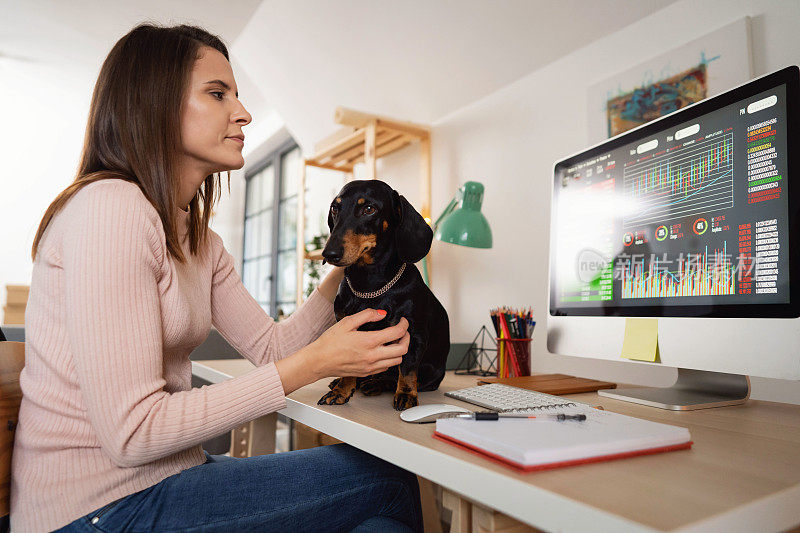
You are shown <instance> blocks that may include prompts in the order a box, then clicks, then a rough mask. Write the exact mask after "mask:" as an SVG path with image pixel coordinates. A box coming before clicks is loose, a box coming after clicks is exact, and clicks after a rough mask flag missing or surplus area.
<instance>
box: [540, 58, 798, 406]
mask: <svg viewBox="0 0 800 533" xmlns="http://www.w3.org/2000/svg"><path fill="white" fill-rule="evenodd" d="M798 77H799V76H798V67H797V66H790V67H787V68H784V69H782V70H779V71H777V72H774V73H771V74H768V75H765V76H762V77H760V78H757V79H755V80H752V81H750V82H748V83H745V84H743V85H741V86H739V87H736V88H734V89H731V90H729V91H727V92H725V93H722V94H719V95H717V96H714V97H713V98H708V99H705V100H702V101H700V102H697V103H694V104H692V105H690V106H687V107H685V108H683V109H681V110H679V111H676V112H673V113H671V114H669V115H667V116H664V117H662V118H659V119H657V120H654V121H652V122H650V123H648V124H644V125H642V126H639V127H637V128H635V129H632V130H630V131H628V132H625V133H622V134H620V135H617V136H616V137H613V138H611V139H609V140H607V141H604V142H602V143H600V144H597V145H595V146H592V147H591V148H588V149H586V150H583V151H581V152H580V153H578V154H575V155H571V156H569V157H566V158H564V159H561V160H560V161H557V162H556V163H555V164H554V167H553V182H552V185H553V187H552V212H551V232H550V299H549V310H548V311H549V313H548V324H547V326H548V327H547V343H548V349H549V351H550V352H551V353H556V354H565V355H574V356H584V357H593V358H600V359H608V360H614V361H621V360H626V359H623V358H622V357H621V355H622V349H623V339H624V337H625V329H626V321H628V319H629V318H630V317H653V318H655V319H657V320H658V327H657V329H658V353H659V356H660V364H661V365H664V366H670V367H676V368H678V380H677V382H676V383H675V385H673V386H672V387H666V388H630V389H613V390H607V391H603V392H601V394H602V395H603V396H610V397H615V398H619V399H624V400H628V401H633V402H637V403H642V404H645V405H652V406H656V407H662V408H667V409H679V410H683V409H698V408H705V407H715V406H720V405H730V404H735V403H742V402H744V401H745V400H746V399H747V398H748V397H749V394H750V381H749V378H748V376H761V377H769V378H780V379H789V380H797V379H800V353H799V352H800V320H798V317H800V275H799V274H800V255H799V254H800V242H798V241H800V227H798V221H800V218H798V209H800V199H799V198H798V197H799V196H800V185H797V184H793V183H792V184H790V183H789V181H790V180H791V179H792V178H791V176H792V175H793V174H792V173H793V172H794V175H795V176H796V177H795V178H794V179H797V176H800V174H798V170H797V169H798V168H799V167H798V165H800V142H799V139H800V117H799V116H798V109H799V108H800V92H799V89H798V85H799V82H798ZM663 97H664V98H665V99H668V98H669V97H670V95H668V94H664V95H663ZM631 363H632V364H633V363H634V362H631ZM637 364H654V363H648V362H641V363H637ZM655 364H659V363H655Z"/></svg>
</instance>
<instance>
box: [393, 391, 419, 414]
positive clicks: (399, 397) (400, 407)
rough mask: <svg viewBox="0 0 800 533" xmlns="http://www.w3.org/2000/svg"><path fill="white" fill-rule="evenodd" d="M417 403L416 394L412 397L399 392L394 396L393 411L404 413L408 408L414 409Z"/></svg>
mask: <svg viewBox="0 0 800 533" xmlns="http://www.w3.org/2000/svg"><path fill="white" fill-rule="evenodd" d="M418 403H419V402H418V401H417V395H416V394H413V395H412V394H408V393H407V392H399V393H397V394H395V395H394V409H395V411H405V410H406V409H408V408H409V407H416V406H417V404H418Z"/></svg>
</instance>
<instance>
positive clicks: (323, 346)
mask: <svg viewBox="0 0 800 533" xmlns="http://www.w3.org/2000/svg"><path fill="white" fill-rule="evenodd" d="M385 316H386V311H376V310H375V309H364V310H363V311H361V312H359V313H356V314H354V315H350V316H347V317H345V318H343V319H342V320H340V321H339V322H337V323H336V324H334V325H333V326H331V327H330V328H328V330H327V331H326V332H325V333H323V334H322V335H320V337H319V338H318V339H317V340H316V341H314V342H313V343H311V344H310V345H309V346H308V347H307V348H309V351H310V352H312V353H313V354H314V356H313V358H312V361H311V362H310V364H312V365H313V368H315V369H316V372H317V373H318V375H319V377H320V378H324V377H340V376H359V377H363V376H369V375H370V374H376V373H378V372H383V371H384V370H386V369H387V368H389V367H392V366H395V365H399V364H400V363H401V362H402V361H403V355H405V353H406V352H407V351H408V343H409V340H410V337H409V334H408V320H406V319H405V318H401V319H400V322H398V323H397V324H396V325H394V326H390V327H388V328H385V329H381V330H377V331H358V328H359V327H360V326H361V325H363V324H366V323H367V322H376V321H378V320H382V319H383V318H384V317H385ZM387 343H391V344H388V345H387Z"/></svg>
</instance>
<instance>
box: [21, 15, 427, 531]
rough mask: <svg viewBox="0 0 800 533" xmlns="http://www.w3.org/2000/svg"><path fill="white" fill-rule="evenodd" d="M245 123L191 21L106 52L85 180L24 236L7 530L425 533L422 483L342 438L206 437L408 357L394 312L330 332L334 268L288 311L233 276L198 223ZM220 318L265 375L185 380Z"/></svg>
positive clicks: (222, 61) (226, 73) (215, 58)
mask: <svg viewBox="0 0 800 533" xmlns="http://www.w3.org/2000/svg"><path fill="white" fill-rule="evenodd" d="M250 120H251V117H250V115H249V114H248V113H247V111H246V110H245V109H244V107H243V106H242V104H241V102H239V99H238V93H237V90H236V83H235V81H234V77H233V72H232V71H231V66H230V63H229V62H228V52H227V49H226V48H225V46H224V45H223V43H222V42H221V41H220V40H219V39H218V38H217V37H215V36H213V35H210V34H209V33H207V32H205V31H203V30H202V29H200V28H196V27H190V26H177V27H170V28H162V27H157V26H153V25H141V26H138V27H136V28H134V29H133V30H132V31H131V32H130V33H128V34H127V35H125V36H124V37H123V38H122V39H120V40H119V42H117V43H116V45H115V46H114V47H113V49H112V50H111V52H110V53H109V55H108V57H107V58H106V60H105V62H104V63H103V66H102V68H101V70H100V75H99V77H98V80H97V84H96V86H95V89H94V94H93V96H92V102H91V107H90V114H89V121H88V125H87V128H86V138H85V142H84V150H83V154H82V158H81V162H80V166H79V170H78V173H77V178H76V180H75V182H74V183H72V184H71V185H70V186H69V187H67V188H66V189H65V190H64V191H63V192H62V193H61V194H60V195H59V196H58V197H57V198H56V199H55V201H54V202H53V203H52V204H51V205H50V207H49V208H48V210H47V212H46V213H45V215H44V218H43V219H42V222H41V224H40V226H39V231H38V233H37V234H36V237H35V240H34V243H33V250H32V253H33V258H34V268H33V279H32V282H31V291H30V300H29V303H28V308H27V315H26V319H27V328H26V337H27V338H26V340H27V342H26V354H25V368H24V370H23V371H22V374H21V376H20V385H21V387H22V391H23V399H22V405H21V408H20V416H19V426H18V429H17V433H16V441H15V446H14V453H13V466H12V491H11V528H12V531H20V532H21V531H25V532H36V531H50V530H53V529H57V528H62V530H63V531H97V530H101V531H182V530H191V531H212V530H219V531H240V530H248V531H249V530H257V531H273V530H274V531H289V530H291V531H348V530H353V529H358V530H375V531H393V530H394V531H411V530H413V531H421V529H422V526H421V512H420V503H419V492H418V487H417V481H416V477H415V476H413V475H411V474H410V473H408V472H406V471H404V470H402V469H400V468H397V467H394V466H393V465H391V464H389V463H386V462H384V461H382V460H380V459H377V458H375V457H372V456H370V455H368V454H366V453H363V452H361V451H359V450H357V449H355V448H352V447H350V446H348V445H344V444H341V445H336V446H326V447H321V448H314V449H310V450H303V451H297V452H290V453H284V454H275V455H269V456H259V457H252V458H247V459H232V458H228V457H224V456H211V455H208V454H207V453H205V452H204V451H203V449H202V447H201V445H200V443H201V442H203V441H205V440H208V439H209V438H211V437H213V436H216V435H220V434H222V433H225V432H227V431H230V430H231V429H233V428H234V427H236V426H239V425H241V424H243V423H245V422H247V421H249V420H253V419H254V418H257V417H259V416H263V415H265V414H267V413H271V412H274V411H277V410H278V409H281V408H283V407H284V406H285V405H286V399H285V397H284V396H285V395H286V394H288V393H290V392H292V391H294V390H296V389H297V388H299V387H302V386H303V385H306V384H308V383H311V382H313V381H315V380H317V379H320V378H323V377H326V376H347V375H357V376H364V375H368V374H371V373H374V372H378V371H382V370H384V369H386V368H389V367H390V366H393V365H396V364H398V363H400V361H401V359H402V355H403V354H404V353H405V352H406V351H407V349H408V341H409V336H408V334H407V332H406V329H407V327H408V322H407V321H406V320H405V319H403V320H402V321H401V322H400V323H399V324H397V325H395V326H392V327H388V328H386V329H383V330H380V331H373V332H361V331H358V327H359V326H360V325H362V324H364V323H366V322H370V321H376V320H380V318H381V317H382V316H383V314H385V311H384V312H383V313H382V312H381V311H380V310H372V309H368V310H366V311H363V312H361V313H358V314H356V315H353V316H350V317H346V318H345V319H343V320H342V321H340V322H338V323H335V324H334V322H335V321H334V317H333V303H332V302H333V298H334V295H335V293H336V290H337V287H338V285H339V282H340V280H341V279H342V275H343V273H342V271H341V270H337V271H334V272H333V273H331V274H330V275H329V276H328V277H327V278H325V280H324V281H323V282H322V283H321V285H320V287H319V288H318V289H317V290H316V291H314V293H313V294H312V295H311V297H310V298H309V299H308V300H307V301H306V302H305V304H304V305H302V306H301V307H300V308H299V309H298V310H297V311H296V312H295V313H294V314H293V315H292V316H291V317H290V318H288V319H287V320H285V321H282V322H280V323H275V322H273V321H272V319H270V318H269V317H268V316H267V315H266V314H265V313H264V312H263V310H262V309H261V307H259V305H258V304H257V303H256V301H255V300H254V299H253V298H252V297H251V296H250V295H249V294H248V293H247V291H246V290H245V288H244V287H243V286H242V283H241V280H240V278H239V276H238V275H237V273H236V271H235V270H234V261H233V258H232V257H231V255H230V254H229V253H228V252H227V251H226V250H225V247H224V246H223V243H222V241H221V239H220V237H219V236H218V235H217V234H216V233H214V232H213V231H211V230H210V229H209V228H208V222H209V217H210V216H211V212H212V207H213V205H214V201H215V200H216V199H217V198H218V195H219V189H220V186H219V180H220V177H219V174H218V173H219V172H222V171H225V170H230V169H238V168H241V167H242V166H243V164H244V160H243V159H242V154H241V152H242V147H243V139H244V134H243V132H242V128H243V127H244V126H246V125H247V124H248V123H249V122H250ZM229 177H230V175H229ZM212 324H213V325H214V326H215V327H216V328H217V329H218V330H219V331H220V333H222V335H223V336H224V337H225V338H226V339H227V340H228V341H229V342H230V343H231V344H232V345H233V346H234V347H235V348H236V349H237V350H238V351H239V352H240V353H241V354H242V355H244V356H245V357H247V358H248V359H249V360H251V361H252V362H253V363H255V365H256V368H255V369H254V370H253V371H251V372H250V373H248V374H246V375H244V376H241V377H239V378H236V379H231V380H228V381H226V382H224V383H219V384H215V385H211V386H207V387H202V388H199V389H191V384H190V382H191V363H190V361H189V353H190V352H191V351H192V349H194V348H195V347H196V346H197V345H199V344H200V343H201V342H203V340H204V339H205V338H206V336H207V335H208V332H209V329H210V327H211V325H212Z"/></svg>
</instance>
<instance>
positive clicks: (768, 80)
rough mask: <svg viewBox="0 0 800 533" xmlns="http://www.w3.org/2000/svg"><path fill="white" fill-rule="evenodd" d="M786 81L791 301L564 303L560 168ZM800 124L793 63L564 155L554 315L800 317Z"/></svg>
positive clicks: (798, 80) (798, 81) (799, 90)
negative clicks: (793, 180) (559, 283)
mask: <svg viewBox="0 0 800 533" xmlns="http://www.w3.org/2000/svg"><path fill="white" fill-rule="evenodd" d="M783 84H785V85H786V117H787V123H786V147H787V150H786V152H787V153H786V176H787V179H786V181H785V185H784V189H785V191H786V194H787V199H788V210H789V227H790V228H797V231H794V232H792V231H790V233H789V249H788V254H789V291H790V295H789V302H788V303H780V304H774V303H773V304H725V305H706V304H703V305H647V306H644V305H641V306H640V305H636V306H619V305H613V306H612V305H609V306H598V307H574V306H572V307H571V306H559V305H558V303H557V298H556V294H555V288H556V280H555V246H556V242H555V228H554V224H553V221H554V220H556V219H557V212H556V210H557V208H558V205H557V202H556V199H555V194H556V190H555V189H556V183H555V182H556V180H557V179H558V175H559V174H558V173H559V170H560V169H561V168H563V167H567V168H568V167H570V166H572V165H574V164H575V163H577V162H579V161H583V160H585V159H590V158H592V157H594V156H596V155H598V154H601V153H604V152H610V151H612V150H615V149H617V148H619V147H620V146H622V145H625V144H628V143H633V142H637V141H639V140H642V139H644V138H646V137H650V136H652V135H654V134H656V133H658V132H660V131H663V130H666V129H669V128H671V127H674V126H677V125H678V124H681V123H683V122H686V121H690V120H694V119H695V118H698V117H700V116H702V115H705V114H707V113H711V112H713V111H716V110H717V109H721V108H723V107H726V106H728V105H731V104H733V103H735V102H737V101H740V100H744V99H746V98H750V97H752V96H754V95H756V94H758V93H760V92H763V91H768V90H770V89H772V88H774V87H777V86H779V85H783ZM799 127H800V69H799V68H798V66H797V65H791V66H788V67H785V68H783V69H781V70H778V71H775V72H772V73H770V74H766V75H764V76H761V77H759V78H756V79H754V80H751V81H749V82H747V83H744V84H742V85H740V86H738V87H735V88H733V89H730V90H728V91H726V92H724V93H721V94H718V95H716V96H713V97H711V98H708V99H705V100H701V101H700V102H695V103H694V104H691V105H689V106H686V107H685V108H683V109H680V110H678V111H675V112H674V113H671V114H669V115H666V116H664V117H661V118H659V119H656V120H654V121H652V122H648V123H647V124H643V125H641V126H638V127H636V128H634V129H632V130H629V131H626V132H623V133H621V134H619V135H617V136H615V137H612V138H610V139H608V140H605V141H602V142H600V143H598V144H595V145H594V146H592V147H590V148H587V149H585V150H583V151H581V152H579V153H577V154H573V155H571V156H568V157H566V158H563V159H561V160H559V161H556V163H554V164H553V175H552V179H551V182H550V187H551V191H550V208H551V212H550V221H551V224H550V247H549V248H550V276H549V298H548V301H549V306H548V307H549V309H548V310H549V313H550V315H552V316H621V317H629V316H630V317H710V318H798V317H800V258H792V251H793V250H798V249H800V228H798V222H799V221H800V212H799V211H800V202H798V197H799V196H800V187H794V186H790V185H789V176H790V175H791V171H792V169H794V163H795V160H796V158H797V156H795V151H796V150H797V149H798V148H800V146H798V143H797V141H798V138H800V133H798V132H795V131H793V128H795V129H796V128H799Z"/></svg>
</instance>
